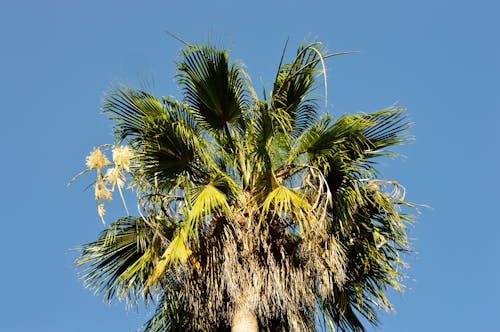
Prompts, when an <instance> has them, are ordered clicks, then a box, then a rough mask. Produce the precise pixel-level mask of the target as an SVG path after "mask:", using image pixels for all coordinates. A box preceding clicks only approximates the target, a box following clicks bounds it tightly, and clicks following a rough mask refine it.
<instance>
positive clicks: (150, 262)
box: [76, 217, 159, 304]
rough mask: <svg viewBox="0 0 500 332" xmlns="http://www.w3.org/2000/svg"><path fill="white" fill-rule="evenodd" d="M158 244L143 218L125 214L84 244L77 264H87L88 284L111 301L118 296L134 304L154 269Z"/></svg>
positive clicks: (85, 269) (86, 276) (85, 277)
mask: <svg viewBox="0 0 500 332" xmlns="http://www.w3.org/2000/svg"><path fill="white" fill-rule="evenodd" d="M158 246H159V243H155V242H154V233H153V231H152V230H151V228H149V227H147V225H146V223H145V222H144V221H143V219H142V218H135V217H124V218H121V219H118V220H117V221H116V222H114V223H112V224H111V225H110V226H109V227H108V229H106V230H104V231H103V232H102V233H101V235H100V236H99V238H98V239H97V240H96V241H94V242H92V243H89V244H86V245H84V246H83V247H82V248H81V254H80V257H79V258H78V259H77V260H76V264H77V265H80V266H84V272H83V275H82V278H83V280H84V282H85V284H86V285H87V286H88V287H90V288H92V289H94V290H95V291H96V292H98V293H101V294H103V295H104V297H105V298H106V299H107V301H111V300H112V298H114V297H116V298H118V299H125V300H126V301H127V302H128V303H132V304H133V303H137V301H138V299H139V297H140V296H141V294H142V289H143V286H144V284H145V282H146V280H147V279H148V277H149V274H150V273H151V271H152V269H153V266H154V261H155V260H156V259H157V257H156V255H157V251H158V249H159V247H158ZM148 294H149V293H148Z"/></svg>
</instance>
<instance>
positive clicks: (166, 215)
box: [77, 42, 411, 331]
mask: <svg viewBox="0 0 500 332" xmlns="http://www.w3.org/2000/svg"><path fill="white" fill-rule="evenodd" d="M284 54H285V52H284ZM334 55H337V54H328V53H326V51H325V50H324V49H323V47H322V45H321V44H320V43H319V42H313V43H310V44H303V45H301V46H300V47H299V48H298V50H297V52H296V53H295V56H294V57H292V59H291V61H290V62H289V63H286V62H285V61H284V56H282V60H281V62H280V64H279V66H278V71H277V74H276V77H275V80H274V84H273V86H272V90H271V91H270V93H269V94H267V93H266V92H264V94H263V97H262V98H259V97H258V96H257V94H256V93H255V92H254V90H253V89H252V87H251V85H250V82H249V79H248V75H247V74H246V73H245V72H244V71H243V69H242V66H241V65H240V64H238V63H235V62H233V63H231V62H229V59H228V54H227V52H226V51H225V50H221V49H217V48H215V47H212V46H207V45H188V46H186V47H185V48H184V49H183V51H182V53H181V61H180V62H179V63H178V65H177V68H178V75H177V78H178V83H179V86H180V87H181V89H182V94H183V99H182V100H180V101H179V100H175V99H173V98H171V97H162V98H157V97H155V96H153V95H151V94H150V93H148V92H145V91H142V90H137V89H132V88H129V87H125V86H120V87H118V88H116V89H115V90H114V91H112V92H111V93H109V94H108V95H107V96H106V97H105V101H104V107H103V108H104V111H105V113H107V114H109V115H110V116H111V118H112V119H113V120H114V121H116V126H115V131H114V134H115V137H116V140H117V143H118V144H123V145H122V146H120V147H115V148H114V149H113V162H114V163H113V167H111V168H109V169H108V171H107V172H106V173H105V175H102V172H101V169H103V168H104V167H106V166H108V165H110V162H109V161H107V160H106V158H105V157H104V155H102V152H101V151H100V150H99V149H97V150H95V151H94V152H93V153H92V154H91V155H90V156H89V157H88V158H87V166H88V168H96V169H97V170H98V179H97V182H96V184H95V188H96V199H98V200H99V199H100V198H102V199H105V198H106V197H105V195H104V194H102V193H100V194H99V198H98V197H97V192H98V191H99V192H101V191H102V190H101V188H98V187H99V186H101V183H104V184H106V183H113V184H115V185H116V186H117V187H118V188H119V189H120V188H122V187H123V185H124V181H125V177H124V176H123V173H122V172H124V171H126V172H127V174H128V176H129V178H130V186H131V187H132V188H133V189H134V190H135V191H136V193H137V197H138V207H139V210H138V212H137V215H136V216H134V215H127V216H125V217H123V218H120V219H118V220H116V221H115V222H113V223H111V224H110V225H109V226H108V228H107V229H105V230H104V231H103V232H102V234H101V235H100V236H99V237H98V239H97V240H96V241H94V242H92V243H89V244H86V245H84V246H83V247H82V250H81V255H80V257H79V258H78V260H77V264H79V265H83V266H84V273H83V278H84V280H85V282H86V283H87V285H89V286H90V287H92V288H94V289H95V290H97V291H98V292H100V293H102V294H103V295H104V296H105V297H106V299H108V300H111V299H113V298H118V299H123V300H125V301H127V302H129V303H132V304H133V303H137V302H138V301H140V300H141V298H144V299H145V301H146V302H147V303H149V302H150V300H154V302H155V304H156V310H155V313H154V315H153V317H152V318H151V319H150V320H149V321H148V322H147V323H146V324H145V325H144V327H143V329H144V330H145V331H224V330H230V329H233V330H234V331H239V329H240V327H241V326H245V328H249V329H250V330H252V331H253V330H255V331H256V330H257V329H259V330H262V331H282V330H286V331H314V330H315V329H316V328H317V326H318V324H321V325H322V326H326V327H327V328H329V329H330V330H333V329H339V330H341V331H347V330H353V331H363V330H364V326H363V324H362V322H361V320H360V319H359V317H360V315H361V316H364V317H365V318H366V319H367V320H368V321H370V322H372V323H375V324H376V323H377V314H376V309H377V308H385V309H388V308H390V303H389V301H388V299H387V298H386V296H385V293H386V290H387V289H388V288H396V289H398V288H399V287H401V284H400V277H401V267H403V266H404V262H403V260H402V258H401V254H402V253H404V252H405V251H407V250H408V241H407V237H406V228H405V225H406V223H407V222H408V221H410V220H411V216H410V215H407V214H405V213H403V212H402V211H403V210H402V208H404V207H405V206H411V204H409V203H407V202H406V201H405V200H404V195H403V193H404V191H402V190H401V189H402V188H401V187H400V186H399V185H398V184H397V182H394V181H386V180H383V179H379V178H378V177H377V172H376V169H375V166H376V164H375V163H374V158H376V157H380V156H387V155H391V152H389V151H387V149H386V148H388V147H390V146H393V145H395V144H398V143H400V142H403V141H405V140H406V139H407V130H408V127H409V123H408V121H407V119H406V117H405V116H404V112H403V109H402V108H400V107H390V108H388V109H384V110H381V111H377V112H374V113H370V114H355V115H343V116H341V117H339V118H337V119H335V120H334V119H333V118H332V117H331V116H329V115H320V114H319V111H318V110H319V106H318V100H317V97H316V95H315V94H313V92H314V90H315V89H316V88H318V86H317V80H318V78H320V77H322V75H323V77H324V74H325V69H324V60H325V59H326V58H328V57H331V56H334ZM324 81H325V82H326V77H324ZM132 151H133V152H134V153H133V156H132V155H131V152H132ZM131 165H132V166H131ZM99 181H101V182H99ZM106 188H107V187H106ZM113 188H114V186H113ZM113 188H110V189H113ZM120 193H121V191H120Z"/></svg>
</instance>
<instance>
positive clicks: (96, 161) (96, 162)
mask: <svg viewBox="0 0 500 332" xmlns="http://www.w3.org/2000/svg"><path fill="white" fill-rule="evenodd" d="M85 164H86V165H87V168H88V169H94V168H96V169H97V170H100V169H102V168H103V167H104V166H106V165H109V160H108V158H106V156H105V155H104V153H102V151H101V149H100V148H96V149H94V151H92V152H91V153H90V154H89V155H88V156H87V158H86V161H85Z"/></svg>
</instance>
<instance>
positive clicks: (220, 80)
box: [178, 46, 248, 131]
mask: <svg viewBox="0 0 500 332" xmlns="http://www.w3.org/2000/svg"><path fill="white" fill-rule="evenodd" d="M181 56H182V58H183V59H182V61H181V62H180V63H179V64H178V70H179V72H180V73H179V75H178V79H179V83H180V85H181V86H182V87H183V91H184V97H185V100H186V102H187V103H188V104H189V105H190V108H191V110H192V111H193V114H194V116H195V117H196V119H197V120H198V121H199V122H200V124H202V125H203V126H204V127H205V128H206V129H209V130H215V131H217V130H224V128H225V127H226V126H227V125H228V124H232V125H236V124H240V125H243V123H244V122H243V121H242V120H243V115H242V113H243V112H244V111H245V110H246V109H247V104H248V101H247V99H248V93H247V91H246V88H245V86H246V82H245V79H244V77H245V75H246V74H245V73H244V72H243V70H242V69H241V67H240V66H239V65H238V64H236V63H233V64H230V63H229V59H228V55H227V53H226V51H224V50H219V49H216V48H213V47H211V46H188V47H186V48H185V49H184V51H183V52H182V54H181Z"/></svg>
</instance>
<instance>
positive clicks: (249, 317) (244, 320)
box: [231, 308, 259, 332]
mask: <svg viewBox="0 0 500 332" xmlns="http://www.w3.org/2000/svg"><path fill="white" fill-rule="evenodd" d="M258 331H259V324H258V323H257V317H255V314H254V313H253V312H251V311H250V310H248V309H245V308H242V309H239V310H237V311H236V312H235V314H234V317H233V321H232V323H231V332H258Z"/></svg>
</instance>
